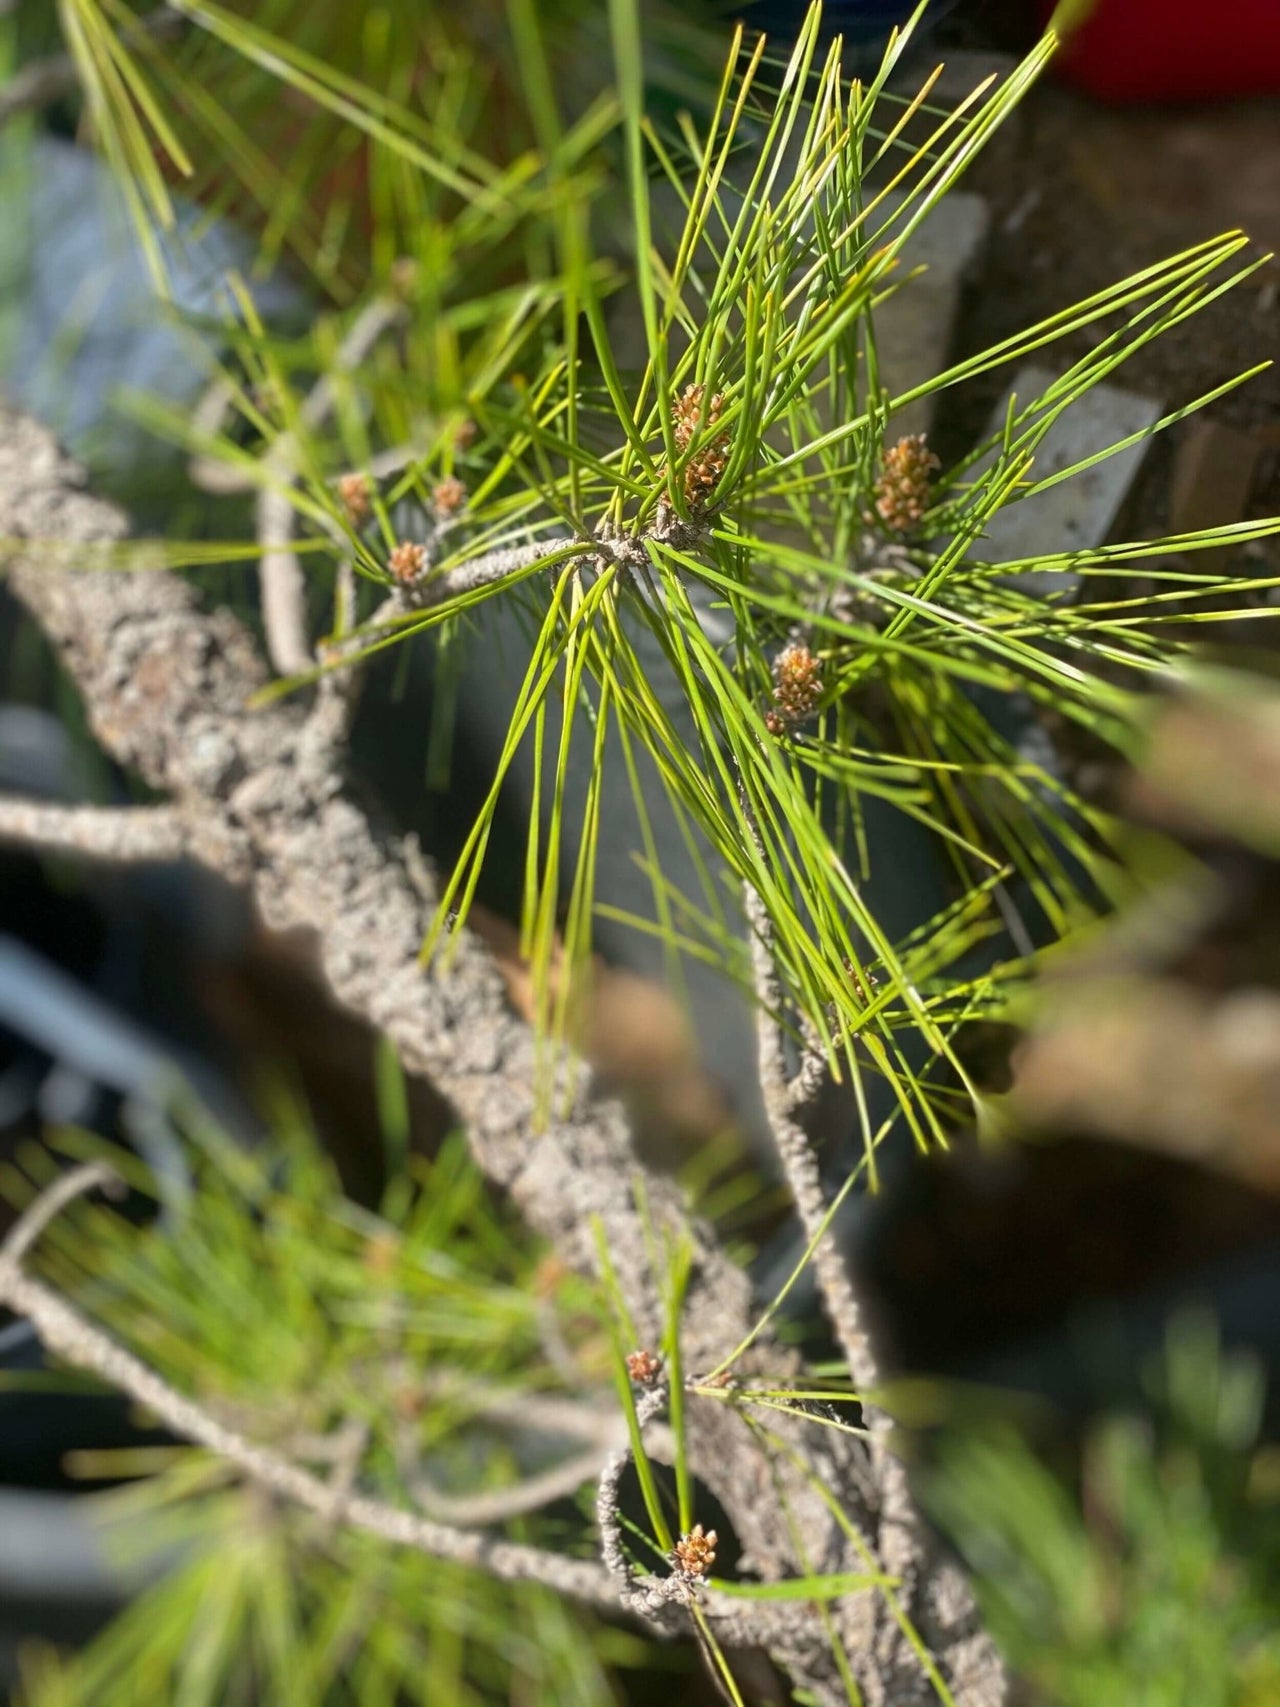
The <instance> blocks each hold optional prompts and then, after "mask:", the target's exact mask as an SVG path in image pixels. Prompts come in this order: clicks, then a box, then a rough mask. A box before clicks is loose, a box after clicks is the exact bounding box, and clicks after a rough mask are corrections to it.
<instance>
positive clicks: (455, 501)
mask: <svg viewBox="0 0 1280 1707" xmlns="http://www.w3.org/2000/svg"><path fill="white" fill-rule="evenodd" d="M466 501H467V489H466V487H465V486H464V485H463V484H462V482H461V480H458V479H456V478H455V477H454V476H453V475H452V474H451V475H449V476H448V478H447V479H444V480H441V481H440V482H439V483H438V484H437V485H435V486H433V487H432V489H431V503H432V507H433V508H434V510H435V512H436V520H437V521H441V522H443V521H447V520H448V519H449V517H450V516H456V515H457V513H458V511H459V510H460V509H461V508H462V506H463V505H464V504H465V503H466Z"/></svg>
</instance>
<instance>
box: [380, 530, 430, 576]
mask: <svg viewBox="0 0 1280 1707" xmlns="http://www.w3.org/2000/svg"><path fill="white" fill-rule="evenodd" d="M387 567H388V569H390V571H391V573H392V574H393V575H394V576H395V578H396V580H397V581H404V582H406V583H407V582H409V581H416V580H417V579H418V577H419V575H421V574H422V573H423V571H424V570H425V569H426V567H427V548H426V546H425V545H417V544H415V543H414V541H412V540H405V541H404V542H403V544H401V545H397V546H396V548H395V550H394V551H393V552H392V553H391V556H390V557H389V558H388V559H387Z"/></svg>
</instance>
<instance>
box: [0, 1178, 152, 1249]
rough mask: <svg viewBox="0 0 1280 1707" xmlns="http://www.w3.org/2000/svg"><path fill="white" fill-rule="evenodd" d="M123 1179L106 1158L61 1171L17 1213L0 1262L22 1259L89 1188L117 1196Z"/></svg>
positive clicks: (1, 1245)
mask: <svg viewBox="0 0 1280 1707" xmlns="http://www.w3.org/2000/svg"><path fill="white" fill-rule="evenodd" d="M123 1189H124V1184H123V1181H122V1180H121V1178H120V1175H119V1174H118V1173H117V1172H116V1171H115V1169H114V1168H112V1167H108V1165H107V1164H106V1162H82V1163H81V1164H80V1166H79V1167H76V1168H72V1169H71V1170H70V1172H69V1173H65V1174H61V1175H59V1177H58V1178H57V1179H56V1180H55V1181H54V1182H53V1184H52V1185H51V1186H48V1187H47V1188H46V1189H45V1190H44V1191H42V1192H41V1193H40V1195H39V1196H38V1197H37V1198H36V1199H35V1201H34V1202H33V1203H32V1204H30V1205H29V1206H28V1208H27V1209H25V1210H24V1211H23V1213H22V1214H21V1215H20V1216H19V1217H18V1219H17V1220H16V1221H15V1222H14V1224H13V1226H12V1227H11V1228H10V1229H9V1231H8V1234H7V1235H6V1237H5V1240H4V1243H3V1244H0V1266H3V1265H4V1264H5V1263H13V1264H15V1265H16V1264H17V1263H20V1262H21V1261H22V1259H23V1257H25V1256H26V1254H27V1252H28V1251H29V1250H30V1249H31V1247H32V1246H33V1245H34V1244H35V1242H36V1240H37V1239H38V1238H39V1237H40V1235H41V1233H43V1232H44V1230H45V1228H46V1227H47V1226H48V1225H49V1223H50V1222H51V1221H53V1220H55V1219H56V1218H57V1216H59V1215H61V1213H62V1211H63V1210H64V1209H65V1208H66V1207H67V1205H68V1204H69V1203H74V1202H75V1200H76V1198H77V1197H84V1196H85V1195H86V1193H88V1192H90V1191H105V1192H108V1193H110V1195H111V1196H113V1197H118V1196H119V1195H120V1194H121V1192H122V1191H123Z"/></svg>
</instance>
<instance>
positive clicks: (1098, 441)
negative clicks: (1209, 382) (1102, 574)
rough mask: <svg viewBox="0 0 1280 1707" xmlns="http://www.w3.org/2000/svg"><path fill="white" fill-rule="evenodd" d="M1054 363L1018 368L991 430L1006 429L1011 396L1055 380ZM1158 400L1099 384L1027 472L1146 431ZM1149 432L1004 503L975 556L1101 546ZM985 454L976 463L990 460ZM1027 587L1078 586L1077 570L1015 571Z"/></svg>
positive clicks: (1039, 472)
mask: <svg viewBox="0 0 1280 1707" xmlns="http://www.w3.org/2000/svg"><path fill="white" fill-rule="evenodd" d="M1055 377H1056V375H1054V374H1053V373H1052V372H1051V371H1050V370H1049V369H1047V368H1042V367H1039V366H1036V365H1034V364H1031V365H1028V366H1026V367H1024V368H1021V369H1020V370H1019V372H1018V374H1017V377H1016V378H1015V380H1014V382H1013V385H1012V386H1011V387H1010V390H1009V391H1008V392H1006V394H1005V396H1004V397H1002V398H1001V400H1000V402H999V403H998V404H997V406H996V408H995V410H994V412H993V414H992V416H991V420H990V421H989V423H988V426H987V431H988V433H994V432H998V431H1000V430H1001V428H1002V427H1003V425H1004V421H1005V418H1006V416H1007V414H1008V409H1009V398H1010V396H1011V395H1013V394H1015V393H1016V395H1017V398H1018V401H1019V403H1027V402H1029V401H1030V400H1032V399H1033V398H1035V397H1038V396H1039V395H1040V393H1041V392H1043V391H1044V390H1045V388H1046V387H1047V386H1049V385H1051V384H1052V383H1053V381H1054V379H1055ZM1160 412H1161V405H1160V404H1159V402H1157V401H1155V400H1153V399H1152V398H1150V397H1143V396H1141V395H1140V394H1139V393H1138V392H1136V391H1125V390H1122V389H1121V388H1120V387H1119V386H1116V385H1105V384H1104V385H1095V386H1094V387H1093V389H1092V390H1091V391H1089V392H1088V393H1086V395H1085V396H1084V397H1082V398H1081V399H1080V400H1079V402H1077V403H1075V404H1073V405H1072V406H1071V408H1069V409H1068V410H1066V412H1065V413H1064V414H1063V415H1062V416H1061V417H1060V418H1059V419H1058V420H1057V421H1056V422H1055V423H1054V425H1053V426H1052V427H1051V428H1050V430H1049V432H1048V433H1047V434H1046V435H1045V438H1044V441H1043V443H1042V444H1041V446H1040V449H1039V451H1038V452H1037V454H1036V460H1035V465H1034V467H1033V469H1032V471H1031V476H1030V478H1031V479H1032V480H1033V481H1039V480H1044V479H1046V478H1047V477H1048V476H1050V475H1052V474H1057V473H1059V472H1060V471H1061V470H1063V469H1065V468H1069V467H1071V465H1072V464H1073V463H1076V462H1080V461H1082V460H1083V459H1084V458H1086V457H1089V456H1093V455H1095V454H1096V453H1097V452H1099V451H1101V450H1105V449H1106V447H1107V446H1108V445H1110V444H1116V443H1118V442H1119V441H1121V440H1123V439H1126V438H1128V437H1130V435H1132V434H1134V433H1149V431H1150V429H1151V428H1152V427H1153V426H1154V425H1155V423H1156V422H1157V421H1158V420H1159V418H1160ZM1148 443H1149V440H1148V439H1145V438H1144V439H1140V440H1139V441H1138V442H1137V443H1136V444H1134V445H1131V446H1129V447H1128V448H1127V449H1125V450H1122V451H1117V452H1116V454H1115V455H1114V456H1110V457H1107V458H1106V459H1105V460H1104V461H1102V462H1098V463H1095V464H1094V465H1093V467H1091V468H1088V469H1085V470H1084V471H1083V472H1082V473H1080V474H1077V475H1073V476H1072V477H1071V478H1070V479H1069V480H1064V481H1062V482H1061V483H1060V484H1059V485H1057V486H1051V487H1049V489H1048V490H1047V491H1045V492H1039V493H1036V494H1035V495H1034V496H1032V497H1027V498H1020V499H1018V500H1017V501H1016V502H1014V503H1011V504H1006V505H1005V507H1004V508H1003V509H1002V510H1000V511H999V512H998V513H997V514H996V515H995V516H994V517H993V518H992V520H991V522H990V523H989V524H988V526H987V531H986V534H985V536H984V537H983V538H982V540H980V541H979V542H978V544H977V545H976V546H975V547H974V550H973V555H974V556H975V557H979V558H981V559H982V560H983V561H984V562H989V563H1005V562H1015V561H1017V560H1018V559H1020V558H1026V557H1039V556H1044V555H1046V554H1047V553H1050V552H1059V551H1088V550H1091V549H1092V548H1093V547H1095V546H1098V545H1101V544H1102V543H1103V542H1104V541H1105V540H1106V538H1107V536H1108V534H1109V533H1110V532H1111V529H1112V527H1113V526H1114V524H1115V520H1116V517H1117V515H1118V514H1119V512H1120V506H1121V505H1122V504H1123V502H1124V500H1125V497H1126V495H1127V493H1128V491H1129V489H1130V487H1131V486H1132V485H1133V482H1134V480H1135V478H1136V476H1137V473H1138V470H1139V469H1140V468H1141V466H1142V459H1143V457H1144V456H1145V455H1146V451H1147V446H1148ZM994 460H995V459H994V457H988V458H987V459H986V461H985V462H984V463H981V464H979V469H981V468H983V467H987V466H990V464H991V463H992V462H993V461H994ZM1012 579H1013V580H1014V582H1015V584H1016V585H1019V586H1023V587H1025V588H1026V589H1027V590H1028V591H1030V592H1040V593H1047V592H1050V591H1053V592H1062V591H1064V590H1065V591H1069V590H1071V589H1073V588H1074V587H1076V586H1078V584H1079V581H1080V577H1079V575H1078V574H1076V573H1075V572H1074V571H1071V570H1062V571H1056V570H1054V571H1047V572H1039V571H1033V572H1031V573H1030V574H1027V575H1025V576H1017V577H1013V578H1012Z"/></svg>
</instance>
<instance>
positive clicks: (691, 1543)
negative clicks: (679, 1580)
mask: <svg viewBox="0 0 1280 1707" xmlns="http://www.w3.org/2000/svg"><path fill="white" fill-rule="evenodd" d="M718 1539H719V1538H718V1536H717V1535H716V1532H715V1530H714V1529H708V1530H707V1532H706V1534H705V1535H704V1534H703V1532H702V1525H701V1524H700V1523H695V1524H694V1526H693V1528H692V1529H691V1530H690V1531H689V1533H688V1534H687V1535H682V1536H681V1537H680V1539H679V1540H678V1541H677V1542H676V1550H675V1560H676V1568H677V1570H679V1571H680V1573H681V1575H682V1576H686V1577H705V1576H706V1574H707V1572H708V1571H709V1570H710V1569H711V1567H712V1565H714V1564H715V1562H716V1541H717V1540H718Z"/></svg>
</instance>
